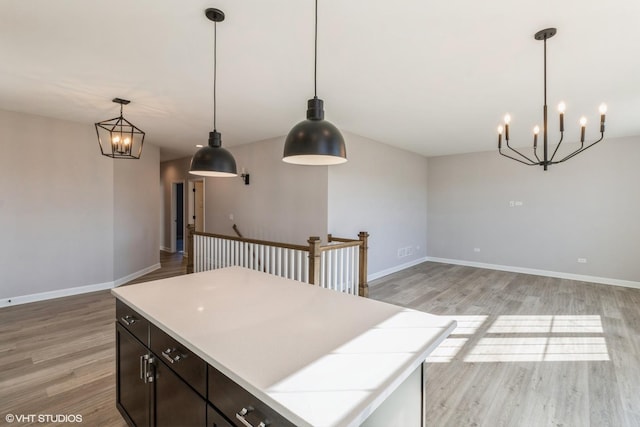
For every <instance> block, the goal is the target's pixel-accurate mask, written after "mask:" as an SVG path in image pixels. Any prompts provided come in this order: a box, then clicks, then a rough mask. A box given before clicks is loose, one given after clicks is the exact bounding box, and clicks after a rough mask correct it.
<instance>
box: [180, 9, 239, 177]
mask: <svg viewBox="0 0 640 427" xmlns="http://www.w3.org/2000/svg"><path fill="white" fill-rule="evenodd" d="M204 14H205V16H206V17H207V18H208V19H209V20H211V21H213V34H214V41H213V61H214V65H213V131H212V132H209V144H208V145H207V146H206V147H202V148H201V149H199V150H198V151H197V152H196V153H195V154H194V155H193V158H192V159H191V167H190V168H189V173H192V174H194V175H200V176H212V177H232V176H237V175H238V172H237V168H236V161H235V159H234V158H233V155H232V154H231V153H230V152H229V151H227V150H225V149H224V148H222V137H221V135H220V132H218V131H217V129H216V68H217V66H218V58H217V52H216V47H217V43H218V40H217V39H218V37H217V23H218V22H222V21H224V13H223V12H222V11H221V10H219V9H214V8H209V9H207V10H205V11H204Z"/></svg>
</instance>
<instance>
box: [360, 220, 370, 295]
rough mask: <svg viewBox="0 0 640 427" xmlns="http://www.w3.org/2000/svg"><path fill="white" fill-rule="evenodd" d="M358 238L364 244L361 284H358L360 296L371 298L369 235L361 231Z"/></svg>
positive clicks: (362, 248) (362, 249)
mask: <svg viewBox="0 0 640 427" xmlns="http://www.w3.org/2000/svg"><path fill="white" fill-rule="evenodd" d="M358 237H359V239H360V241H361V242H362V244H361V245H360V266H359V267H360V283H359V284H358V295H360V296H361V297H365V298H366V297H368V296H369V283H368V282H367V251H368V249H369V233H367V232H366V231H361V232H360V233H359V234H358Z"/></svg>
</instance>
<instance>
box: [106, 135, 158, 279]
mask: <svg viewBox="0 0 640 427" xmlns="http://www.w3.org/2000/svg"><path fill="white" fill-rule="evenodd" d="M109 160H110V159H109ZM112 162H113V170H114V172H113V174H114V177H113V178H114V179H113V183H114V197H113V218H114V221H115V223H114V229H113V241H114V243H113V249H114V259H113V263H114V268H113V270H114V276H113V277H114V279H115V280H118V279H122V278H124V277H127V276H129V275H132V274H135V273H137V272H140V271H143V270H145V269H147V268H151V267H154V266H157V267H159V265H158V264H159V263H160V253H159V250H158V248H159V247H160V236H159V234H158V230H159V229H160V212H159V211H158V206H160V190H159V188H158V180H159V177H160V150H159V149H158V148H157V147H156V146H154V145H151V144H145V146H144V150H143V152H142V155H141V156H140V159H139V160H114V161H112Z"/></svg>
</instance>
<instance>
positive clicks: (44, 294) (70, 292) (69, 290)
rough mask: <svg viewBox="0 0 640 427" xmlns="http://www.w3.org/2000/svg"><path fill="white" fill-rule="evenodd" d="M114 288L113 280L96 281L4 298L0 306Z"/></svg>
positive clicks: (0, 301)
mask: <svg viewBox="0 0 640 427" xmlns="http://www.w3.org/2000/svg"><path fill="white" fill-rule="evenodd" d="M111 288H113V282H104V283H96V284H94V285H86V286H78V287H75V288H67V289H58V290H55V291H49V292H40V293H37V294H30V295H20V296H17V297H12V298H2V299H1V300H0V307H9V306H12V305H20V304H26V303H29V302H36V301H43V300H47V299H54V298H61V297H68V296H71V295H78V294H86V293H89V292H96V291H103V290H105V289H111Z"/></svg>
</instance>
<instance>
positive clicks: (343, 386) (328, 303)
mask: <svg viewBox="0 0 640 427" xmlns="http://www.w3.org/2000/svg"><path fill="white" fill-rule="evenodd" d="M111 292H112V293H113V294H114V295H115V296H116V297H117V298H119V299H121V300H122V301H124V302H125V303H127V304H128V305H130V306H131V307H132V308H134V309H135V310H137V311H138V312H139V313H140V314H141V315H144V316H145V317H146V318H147V319H149V320H150V321H151V322H152V323H154V324H155V325H156V326H158V327H159V328H160V329H162V330H164V331H165V332H166V333H168V334H169V335H171V336H172V337H173V338H175V339H177V340H178V341H180V342H181V343H182V344H184V345H185V346H186V347H187V348H188V349H189V350H191V351H193V352H194V353H196V354H197V355H198V356H200V357H201V358H202V359H204V360H205V361H206V362H207V363H209V364H210V365H211V366H213V367H215V368H217V369H218V370H220V371H221V372H222V373H224V374H225V375H227V376H228V377H229V378H231V379H232V380H234V381H235V382H236V383H238V384H240V385H241V386H242V387H244V388H245V389H247V390H248V391H249V392H251V393H252V394H254V395H255V396H256V397H257V398H259V399H260V400H262V401H263V402H265V403H266V404H267V405H269V406H271V407H272V408H273V409H275V410H276V411H278V412H279V413H280V414H282V415H283V416H284V417H285V418H287V419H289V420H290V421H291V422H292V423H294V424H296V425H297V426H300V427H302V426H357V425H359V424H361V423H362V422H363V421H364V420H365V419H366V418H367V417H368V416H369V415H370V414H371V413H372V412H373V411H374V410H375V409H376V408H377V407H378V406H379V405H380V404H381V403H382V402H383V401H384V400H385V399H386V398H387V397H388V396H389V395H390V394H391V393H392V392H393V391H394V390H395V389H396V388H397V387H398V386H399V385H400V384H401V383H402V382H403V381H404V380H405V379H406V378H407V377H408V376H409V374H411V372H413V371H414V370H415V369H416V368H417V367H418V366H420V364H421V363H422V362H423V361H424V359H425V358H426V357H427V355H429V353H431V352H432V351H433V350H434V349H435V348H436V347H437V346H438V344H440V342H442V341H443V340H444V339H445V338H446V337H447V336H448V335H449V334H450V333H451V331H453V329H454V328H455V326H456V323H455V321H453V320H450V319H444V318H441V317H438V316H434V315H430V314H426V313H422V312H419V311H415V310H410V309H406V308H403V307H398V306H395V305H391V304H386V303H383V302H379V301H374V300H371V299H367V298H361V297H355V296H351V295H346V294H341V293H339V292H336V291H331V290H326V289H322V288H320V287H317V286H313V285H307V284H304V283H300V282H296V281H293V280H289V279H283V278H281V277H277V276H273V275H270V274H266V273H261V272H258V271H253V270H247V269H244V268H241V267H229V268H225V269H220V270H213V271H207V272H202V273H195V274H188V275H185V276H178V277H173V278H170V279H163V280H157V281H154V282H147V283H141V284H138V285H131V286H124V287H120V288H117V289H113V290H112V291H111Z"/></svg>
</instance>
